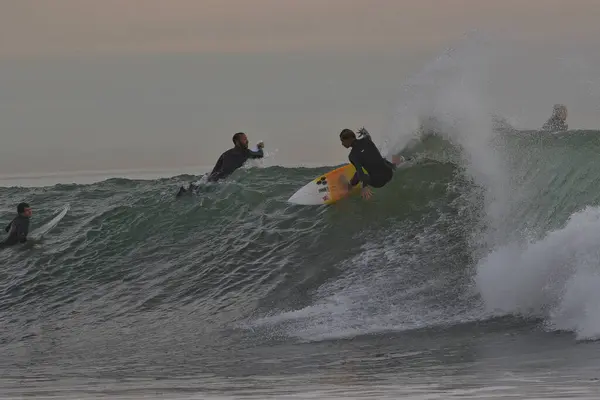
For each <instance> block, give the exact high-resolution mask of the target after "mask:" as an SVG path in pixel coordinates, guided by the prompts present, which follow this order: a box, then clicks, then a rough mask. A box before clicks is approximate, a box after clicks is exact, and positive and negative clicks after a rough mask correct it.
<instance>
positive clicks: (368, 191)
mask: <svg viewBox="0 0 600 400" xmlns="http://www.w3.org/2000/svg"><path fill="white" fill-rule="evenodd" d="M360 195H361V196H362V198H363V199H365V200H369V199H370V198H371V197H372V196H373V192H372V191H371V188H370V187H368V186H367V187H364V188H362V191H361V193H360Z"/></svg>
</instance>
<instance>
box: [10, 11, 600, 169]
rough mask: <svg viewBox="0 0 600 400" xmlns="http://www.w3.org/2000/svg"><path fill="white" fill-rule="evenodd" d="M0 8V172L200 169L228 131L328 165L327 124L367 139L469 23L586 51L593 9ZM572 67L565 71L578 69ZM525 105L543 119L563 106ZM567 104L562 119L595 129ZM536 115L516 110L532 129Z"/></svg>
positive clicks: (341, 154)
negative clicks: (361, 131)
mask: <svg viewBox="0 0 600 400" xmlns="http://www.w3.org/2000/svg"><path fill="white" fill-rule="evenodd" d="M0 5H1V10H2V12H1V13H0V124H1V125H0V137H1V139H2V145H1V146H0V173H3V174H7V173H21V172H31V171H58V170H77V169H117V168H142V167H178V166H184V165H187V166H189V165H212V164H213V163H214V162H215V161H216V159H217V158H218V156H219V154H220V153H221V152H222V151H224V150H226V149H227V148H229V147H230V146H231V145H232V143H231V136H232V135H233V134H234V133H235V132H237V131H245V132H247V134H248V135H249V137H250V140H251V141H255V140H257V139H263V140H265V142H266V144H267V147H268V148H270V149H272V150H273V149H277V150H278V152H277V154H276V156H275V158H274V160H273V161H274V162H276V163H278V164H296V163H314V162H326V163H332V164H333V163H339V162H342V161H344V160H345V157H346V153H347V151H346V150H345V149H343V148H342V147H341V146H340V145H339V141H338V139H337V135H338V133H339V131H340V130H341V129H342V128H345V127H350V128H358V127H360V126H362V125H365V126H367V128H369V129H370V130H371V132H372V133H373V136H374V137H375V138H376V139H377V138H379V137H380V136H381V135H382V134H384V133H385V132H384V129H386V128H387V127H388V124H389V123H390V118H391V115H393V113H394V110H395V107H397V104H398V102H400V101H402V96H403V91H402V85H403V83H405V81H406V80H407V79H409V78H411V77H412V76H414V75H415V74H416V73H418V72H419V71H420V70H421V69H422V68H423V67H424V66H425V65H426V64H427V63H429V62H430V61H431V60H432V59H434V58H435V57H436V56H438V55H439V54H440V53H441V51H442V50H443V49H444V48H445V47H447V46H450V45H452V44H453V43H456V42H458V41H459V40H460V39H461V37H462V36H463V34H464V33H465V32H467V31H469V30H472V29H486V30H487V29H489V30H493V31H495V32H502V35H505V36H506V37H507V38H509V39H510V40H515V39H516V38H519V43H521V44H522V45H527V46H532V48H534V47H535V48H545V49H548V48H552V47H553V46H554V45H553V43H558V42H557V41H560V40H566V39H569V40H572V41H574V43H577V47H578V48H579V46H580V47H581V49H583V48H584V47H585V48H586V49H587V48H589V49H592V50H586V51H595V52H596V54H600V51H598V49H597V48H595V50H594V46H595V42H596V41H597V40H598V38H599V37H600V27H599V24H598V23H597V16H598V15H600V1H597V0H587V1H586V0H562V1H559V0H503V1H488V0H405V1H402V0H364V1H359V0H297V1H296V0H214V1H213V0H210V1H209V0H168V1H166V0H160V1H159V0H136V1H134V0H101V1H98V0H52V1H43V2H42V1H36V0H0ZM586 46H587V47H586ZM565 48H567V49H570V50H571V51H572V52H573V54H575V53H576V52H575V50H574V49H573V46H572V45H569V46H566V47H565ZM576 54H577V56H578V57H582V55H581V54H584V53H583V50H581V51H580V52H577V53H576ZM573 59H575V60H580V61H581V60H582V59H579V58H576V57H575V58H573ZM586 62H587V61H585V62H579V64H577V65H575V66H574V67H571V68H572V71H575V70H576V69H577V68H579V70H577V71H578V72H577V73H575V72H573V76H575V75H577V76H581V71H583V70H585V71H586V73H588V72H589V73H590V74H591V73H592V72H590V71H592V70H593V69H594V68H591V67H590V65H589V64H586ZM513 64H514V63H513ZM534 75H536V77H537V78H538V79H541V78H540V76H539V74H534ZM519 79H520V80H522V81H527V80H528V79H529V78H528V77H527V76H525V75H523V76H521V77H519V78H518V79H515V82H517V81H519V82H520V80H519ZM547 79H548V81H552V80H553V79H554V78H552V77H548V78H547ZM586 79H587V80H586V81H585V82H584V81H581V82H579V84H580V85H581V86H582V87H583V88H588V89H589V90H593V91H594V93H591V94H590V93H587V95H589V96H596V93H597V92H596V91H595V90H596V89H595V87H596V86H595V81H593V79H592V78H586ZM582 82H583V83H582ZM505 95H506V96H507V97H510V96H511V94H510V93H505ZM519 97H521V96H519ZM576 97H577V96H576V95H569V96H567V97H565V98H567V99H575V98H576ZM537 98H539V100H540V101H533V102H534V103H536V106H538V105H539V107H540V109H543V110H547V109H551V107H552V104H553V103H554V102H560V101H561V100H563V99H557V100H554V99H553V98H550V96H541V95H540V96H537ZM573 101H575V100H573ZM529 103H532V102H531V101H529V102H528V104H529ZM509 106H510V104H509ZM568 106H569V107H570V114H569V118H570V123H571V125H572V126H574V125H575V126H577V125H581V124H589V123H594V122H595V120H593V119H592V117H590V115H591V114H593V113H592V112H588V114H586V115H584V113H583V111H581V110H584V109H585V107H579V106H578V107H577V108H576V109H573V108H574V107H573V106H572V105H569V104H568ZM595 107H596V108H595V110H597V108H598V107H597V105H596V106H595ZM509 108H510V107H509ZM514 108H515V110H516V111H515V110H513V111H514V112H516V113H518V112H519V110H522V108H523V107H522V106H519V107H517V106H514ZM592 111H593V110H592ZM544 112H545V111H544ZM548 112H549V111H548ZM540 115H541V114H540ZM540 118H541V119H540ZM543 122H544V121H543V117H540V116H536V117H535V119H534V118H533V117H532V124H533V125H534V126H533V127H534V128H535V127H537V126H539V125H541V124H542V123H543Z"/></svg>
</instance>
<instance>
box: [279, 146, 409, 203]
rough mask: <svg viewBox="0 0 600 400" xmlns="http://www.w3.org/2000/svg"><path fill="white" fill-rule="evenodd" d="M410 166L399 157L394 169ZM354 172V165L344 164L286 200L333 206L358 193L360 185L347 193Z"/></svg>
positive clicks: (317, 178)
mask: <svg viewBox="0 0 600 400" xmlns="http://www.w3.org/2000/svg"><path fill="white" fill-rule="evenodd" d="M410 165H411V162H410V161H408V160H406V159H405V158H404V157H401V159H400V160H399V161H398V166H397V167H396V169H401V168H406V167H408V166H410ZM363 170H364V169H363ZM355 172H356V168H354V165H352V164H346V165H342V166H341V167H338V168H335V169H333V170H331V171H329V172H326V173H324V174H322V175H319V176H317V177H316V178H315V179H313V180H312V181H310V182H308V183H307V184H306V185H304V186H302V187H301V188H300V189H298V190H297V191H296V193H294V194H293V195H292V197H290V198H289V199H288V202H289V203H293V204H299V205H303V206H316V205H321V204H333V203H336V202H338V201H340V200H342V199H344V198H346V197H348V196H351V195H353V194H357V193H358V192H360V185H356V186H355V187H354V188H353V189H352V190H350V191H348V186H347V182H348V181H350V180H351V179H352V176H353V175H354V173H355ZM365 172H366V171H365Z"/></svg>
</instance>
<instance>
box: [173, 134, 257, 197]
mask: <svg viewBox="0 0 600 400" xmlns="http://www.w3.org/2000/svg"><path fill="white" fill-rule="evenodd" d="M232 140H233V144H234V146H233V147H232V148H231V149H229V150H227V151H226V152H224V153H223V154H221V157H219V159H218V160H217V163H216V164H215V166H214V168H213V170H212V172H211V173H210V174H209V175H208V178H207V182H217V181H218V180H220V179H223V178H226V177H228V176H229V175H231V174H232V173H233V172H234V171H235V170H236V169H238V168H240V167H241V166H243V165H244V163H245V162H246V161H247V160H248V159H249V158H252V159H256V158H263V157H264V153H263V147H264V143H263V142H259V143H258V144H257V148H258V149H257V150H256V151H252V150H250V149H249V148H248V137H247V136H246V134H245V133H243V132H238V133H236V134H235V135H233V138H232ZM197 188H198V186H196V185H194V183H193V182H192V183H190V185H189V187H188V188H187V189H186V188H185V187H183V186H182V187H180V188H179V192H178V193H177V197H180V196H182V195H183V194H184V193H187V192H192V191H194V190H195V189H197Z"/></svg>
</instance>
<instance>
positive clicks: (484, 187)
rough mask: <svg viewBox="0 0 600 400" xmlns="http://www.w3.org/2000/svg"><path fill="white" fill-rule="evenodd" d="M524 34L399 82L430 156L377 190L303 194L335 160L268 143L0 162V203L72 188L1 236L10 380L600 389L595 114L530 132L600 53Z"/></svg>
mask: <svg viewBox="0 0 600 400" xmlns="http://www.w3.org/2000/svg"><path fill="white" fill-rule="evenodd" d="M517 45H518V43H509V45H508V46H502V45H500V46H498V45H496V46H491V45H490V44H489V42H488V41H487V38H485V37H483V38H481V37H475V38H474V39H468V40H467V41H466V44H465V45H464V46H462V47H460V46H459V47H456V48H454V49H452V50H451V51H449V52H448V53H446V54H444V55H442V56H440V57H439V58H438V59H436V60H435V61H434V62H432V63H431V64H429V65H427V66H426V68H424V69H423V70H422V71H421V72H420V73H419V74H417V75H416V76H415V77H414V78H413V79H411V80H410V81H408V82H406V83H405V84H404V85H403V86H402V87H401V88H400V93H401V94H400V100H401V102H400V104H399V105H398V107H397V112H396V114H394V115H393V118H391V119H390V120H391V121H392V122H391V125H390V127H389V129H387V136H386V137H385V140H384V141H383V143H382V149H383V151H384V154H392V153H397V152H401V153H402V154H404V155H407V156H411V157H414V159H415V161H416V162H415V163H414V164H413V165H412V166H410V167H409V168H405V169H400V170H398V171H397V172H396V174H395V177H394V179H393V181H391V182H390V183H389V184H388V185H387V186H386V187H385V188H382V189H378V190H376V191H375V196H374V198H373V199H372V200H371V201H363V200H361V199H360V198H350V199H346V200H344V201H341V202H339V203H336V204H335V205H332V206H327V207H307V206H297V205H292V204H289V203H287V199H288V198H289V197H290V196H291V195H292V194H293V193H294V192H295V191H296V190H297V189H298V188H299V187H301V186H302V185H303V184H304V183H306V182H308V181H310V180H312V179H313V178H314V177H316V176H318V175H319V174H321V173H322V172H325V171H328V170H329V169H331V168H333V167H334V166H326V167H303V168H300V167H282V166H278V165H277V164H278V163H277V162H271V161H269V162H266V163H264V164H262V163H258V164H257V165H256V164H251V165H248V167H246V168H243V169H240V170H238V171H237V172H236V173H235V174H233V175H232V176H231V177H230V178H229V179H227V180H224V181H222V182H219V183H218V184H213V185H205V186H204V187H203V188H202V191H201V193H200V194H199V195H198V196H191V197H185V198H180V199H176V198H175V193H176V192H177V189H178V187H179V185H180V184H182V183H186V182H189V181H195V180H197V179H199V176H198V175H195V174H200V173H201V172H204V171H203V170H202V169H199V170H198V171H194V170H192V171H189V172H188V173H190V174H194V175H180V174H179V173H175V172H169V173H164V174H162V173H161V174H154V175H153V177H152V176H149V175H143V174H141V173H135V174H134V173H128V174H119V175H118V176H119V177H110V176H109V177H108V178H107V177H102V176H100V175H95V176H93V177H90V176H70V177H64V176H62V177H58V176H51V175H48V174H44V175H45V176H21V177H13V178H10V179H9V178H7V177H3V178H1V179H0V181H1V182H0V186H1V187H0V199H1V200H0V201H1V203H0V220H2V221H5V222H8V221H9V219H10V218H11V217H12V215H13V213H14V208H15V205H16V204H17V203H18V202H20V201H28V202H29V203H30V204H31V205H32V206H33V208H34V217H33V220H32V228H35V227H36V226H39V225H41V224H43V223H44V222H46V221H48V220H50V219H51V218H52V216H53V215H54V214H55V213H56V212H58V210H59V209H61V208H62V206H63V205H64V204H66V203H69V204H70V205H71V210H70V211H69V213H68V214H67V215H66V217H65V218H64V219H63V220H62V221H61V223H60V224H59V225H58V226H56V227H55V229H54V230H52V231H51V232H50V233H49V234H48V235H47V236H46V237H45V238H44V239H43V241H42V242H41V243H37V244H35V245H34V246H31V245H26V246H21V247H14V248H10V249H5V250H3V251H1V252H0V276H1V279H0V327H1V329H0V398H30V397H33V398H60V399H82V398H111V399H118V398H123V399H140V398H159V399H244V398H245V399H317V398H318V399H350V398H351V399H355V398H356V399H398V398H403V399H419V400H424V399H454V398H455V399H459V398H460V399H464V398H469V399H508V398H511V399H515V398H523V399H548V398H563V399H597V398H600V381H599V379H600V345H599V344H598V339H599V338H600V251H599V250H598V249H599V247H598V243H600V205H599V204H600V174H599V173H598V165H600V159H599V154H600V131H598V130H593V128H594V126H593V125H592V124H591V123H590V124H589V125H586V126H587V127H588V128H590V129H589V130H577V129H573V127H572V128H571V130H570V131H568V132H563V133H557V134H550V133H543V132H537V131H532V130H523V126H534V125H538V126H541V125H542V124H543V122H544V119H545V118H547V117H548V116H549V113H550V112H551V108H552V105H553V103H555V102H564V103H567V104H568V107H569V115H570V117H569V123H570V124H571V122H570V121H571V120H572V119H571V116H575V117H574V118H573V119H574V120H575V121H577V116H578V115H579V116H580V119H579V121H582V120H583V118H581V116H582V115H583V114H584V113H585V112H586V110H587V111H589V110H592V111H593V112H592V114H593V113H596V111H594V110H596V108H597V104H598V103H597V101H598V94H599V93H600V92H599V91H598V90H597V84H596V83H595V82H598V81H600V80H599V79H597V78H598V77H595V76H594V71H597V70H598V68H597V67H595V66H594V65H592V64H588V63H587V62H586V57H584V56H582V55H581V54H580V53H578V51H577V50H578V47H577V43H572V44H571V45H570V46H567V50H566V51H567V52H566V53H564V54H559V55H560V56H561V57H555V58H552V57H549V56H548V57H546V58H542V57H541V56H540V54H538V53H536V52H538V50H536V49H533V48H529V47H527V48H525V49H523V48H521V50H523V51H521V52H518V51H517V50H516V49H517ZM560 45H561V43H554V44H553V46H550V47H552V49H551V50H556V51H558V50H557V49H559V48H560ZM534 53H535V54H537V55H536V56H535V57H530V58H528V56H530V55H531V54H534ZM565 54H566V55H568V57H566V56H565V57H562V56H564V55H565ZM584 55H585V54H584ZM366 73H367V72H366ZM494 80H495V81H496V83H497V84H498V82H499V83H500V84H499V85H496V86H495V87H492V86H493V85H491V86H490V85H489V83H490V82H491V81H494ZM390 84H392V83H390ZM494 116H495V117H500V118H504V119H505V120H506V121H508V122H509V123H511V124H512V125H513V127H515V128H517V129H519V130H514V131H499V130H498V129H496V128H494V124H493V123H492V120H493V117H494ZM591 120H592V119H588V121H591ZM432 121H433V122H434V123H433V128H432V127H431V126H430V127H429V128H426V129H422V128H423V126H427V122H432ZM367 128H368V127H367ZM279 161H280V162H279V163H280V164H281V163H283V162H284V161H285V160H279ZM173 175H175V176H173Z"/></svg>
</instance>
